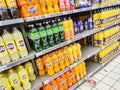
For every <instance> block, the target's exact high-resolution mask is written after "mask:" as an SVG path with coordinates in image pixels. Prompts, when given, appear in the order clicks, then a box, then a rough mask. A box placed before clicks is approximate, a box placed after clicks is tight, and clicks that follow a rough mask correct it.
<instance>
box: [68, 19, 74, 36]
mask: <svg viewBox="0 0 120 90" xmlns="http://www.w3.org/2000/svg"><path fill="white" fill-rule="evenodd" d="M68 25H69V32H70V37H71V38H74V29H73V20H72V19H71V18H70V17H69V19H68Z"/></svg>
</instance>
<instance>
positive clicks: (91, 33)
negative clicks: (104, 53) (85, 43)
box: [35, 22, 120, 57]
mask: <svg viewBox="0 0 120 90" xmlns="http://www.w3.org/2000/svg"><path fill="white" fill-rule="evenodd" d="M119 23H120V22H117V23H114V24H112V25H110V26H107V27H104V28H97V29H92V30H85V31H84V32H83V33H80V34H77V35H75V37H74V38H73V39H71V40H68V41H65V42H63V43H61V44H58V45H55V46H53V47H50V48H48V49H46V50H43V51H41V52H38V53H36V54H35V56H36V57H39V56H41V55H43V54H46V53H48V52H51V51H53V50H56V49H58V48H61V47H63V46H65V45H68V44H71V43H73V42H75V41H77V40H80V39H82V38H85V37H87V36H90V35H93V34H95V33H97V32H100V31H103V30H105V29H107V28H110V27H112V26H115V25H117V24H119Z"/></svg>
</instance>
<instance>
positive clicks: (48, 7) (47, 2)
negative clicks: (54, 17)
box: [46, 0, 54, 14]
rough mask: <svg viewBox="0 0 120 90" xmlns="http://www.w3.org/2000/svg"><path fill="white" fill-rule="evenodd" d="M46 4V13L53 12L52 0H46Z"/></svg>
mask: <svg viewBox="0 0 120 90" xmlns="http://www.w3.org/2000/svg"><path fill="white" fill-rule="evenodd" d="M46 4H47V12H48V14H52V13H54V9H53V7H52V5H53V2H52V0H46Z"/></svg>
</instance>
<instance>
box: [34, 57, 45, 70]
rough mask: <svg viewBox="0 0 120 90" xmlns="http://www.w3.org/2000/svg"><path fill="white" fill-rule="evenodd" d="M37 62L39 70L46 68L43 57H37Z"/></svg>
mask: <svg viewBox="0 0 120 90" xmlns="http://www.w3.org/2000/svg"><path fill="white" fill-rule="evenodd" d="M35 62H36V64H37V68H38V69H39V70H42V69H44V64H43V59H42V58H41V57H38V58H36V59H35Z"/></svg>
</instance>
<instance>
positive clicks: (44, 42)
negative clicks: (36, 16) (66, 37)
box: [38, 23, 49, 50]
mask: <svg viewBox="0 0 120 90" xmlns="http://www.w3.org/2000/svg"><path fill="white" fill-rule="evenodd" d="M38 30H39V36H40V40H41V44H40V45H41V46H42V49H43V50H44V49H47V48H49V43H48V41H47V33H46V30H45V28H44V27H43V25H42V24H41V23H39V28H38Z"/></svg>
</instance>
